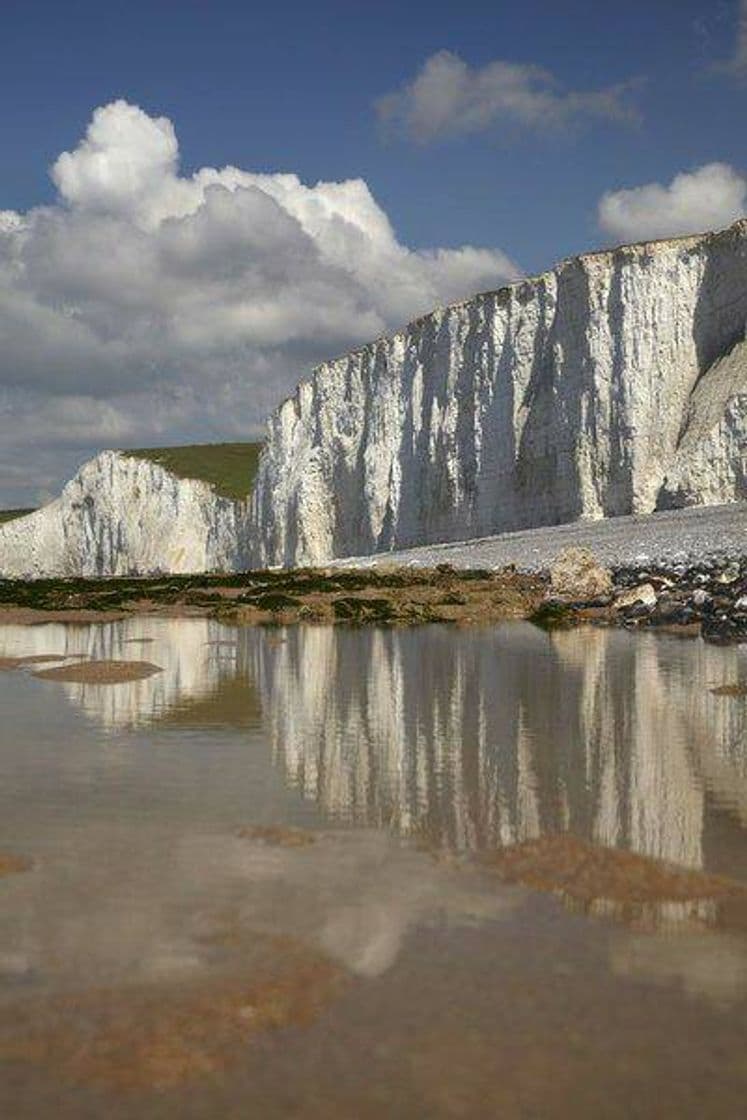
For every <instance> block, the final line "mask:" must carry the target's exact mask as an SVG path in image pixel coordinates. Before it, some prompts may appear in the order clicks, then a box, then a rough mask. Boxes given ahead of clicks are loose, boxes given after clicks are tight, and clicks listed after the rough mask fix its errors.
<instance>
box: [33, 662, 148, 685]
mask: <svg viewBox="0 0 747 1120" xmlns="http://www.w3.org/2000/svg"><path fill="white" fill-rule="evenodd" d="M161 672H163V670H162V669H161V666H160V665H152V664H151V663H150V661H80V662H78V663H77V664H75V665H59V666H56V667H55V668H54V669H39V670H38V671H37V672H35V673H34V676H35V677H41V679H42V680H46V681H74V682H76V683H78V684H119V683H121V682H124V681H139V680H145V679H146V678H147V677H152V676H153V674H154V673H161Z"/></svg>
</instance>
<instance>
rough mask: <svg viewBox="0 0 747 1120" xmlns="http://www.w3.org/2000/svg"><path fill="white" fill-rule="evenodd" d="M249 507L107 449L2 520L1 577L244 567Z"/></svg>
mask: <svg viewBox="0 0 747 1120" xmlns="http://www.w3.org/2000/svg"><path fill="white" fill-rule="evenodd" d="M246 509H247V507H246V503H243V502H236V501H233V500H232V499H230V498H224V497H221V496H220V495H218V494H217V493H216V492H215V490H214V489H213V488H212V487H211V486H210V485H209V484H208V483H207V482H202V481H199V480H197V479H189V478H179V477H177V476H176V475H174V474H172V473H171V472H170V471H168V470H166V469H165V468H164V467H161V466H159V465H158V464H157V463H154V462H152V461H150V460H148V459H147V458H138V457H136V456H135V455H132V454H125V453H124V452H120V451H104V452H102V453H101V454H100V455H97V456H96V458H94V459H91V460H90V462H88V463H86V464H84V466H83V467H81V469H80V471H79V472H78V474H77V475H76V476H75V478H73V479H72V480H71V481H70V482H69V483H68V484H67V486H65V488H64V490H63V491H62V494H61V495H60V497H59V498H57V499H56V500H55V501H53V502H51V503H50V504H49V505H47V506H44V507H43V508H42V509H39V510H37V511H36V512H35V513H31V514H28V515H27V516H25V517H19V518H16V519H15V520H13V521H8V522H5V523H4V524H3V525H0V577H6V578H7V577H10V578H25V579H35V578H39V577H45V576H50V577H55V576H104V575H132V574H138V575H139V574H143V575H148V574H155V573H159V572H173V573H178V572H202V571H236V570H241V569H244V568H246V567H247V566H248V545H247V540H246V532H247V515H246Z"/></svg>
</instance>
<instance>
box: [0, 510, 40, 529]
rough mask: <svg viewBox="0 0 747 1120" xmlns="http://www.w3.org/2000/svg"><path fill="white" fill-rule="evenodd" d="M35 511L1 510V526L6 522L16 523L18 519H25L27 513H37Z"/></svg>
mask: <svg viewBox="0 0 747 1120" xmlns="http://www.w3.org/2000/svg"><path fill="white" fill-rule="evenodd" d="M35 512H36V511H35V510H33V509H0V525H2V523H3V522H4V521H15V519H16V518H17V517H25V516H26V514H27V513H35Z"/></svg>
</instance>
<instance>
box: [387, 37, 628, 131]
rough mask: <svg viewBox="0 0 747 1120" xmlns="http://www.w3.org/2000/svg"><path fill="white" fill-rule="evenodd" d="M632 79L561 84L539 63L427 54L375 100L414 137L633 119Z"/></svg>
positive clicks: (393, 122) (545, 127) (389, 117)
mask: <svg viewBox="0 0 747 1120" xmlns="http://www.w3.org/2000/svg"><path fill="white" fill-rule="evenodd" d="M636 85H637V83H636V82H626V83H622V84H619V85H613V86H608V87H606V88H604V89H598V90H585V91H574V90H564V89H563V88H562V86H561V85H560V83H559V82H558V81H557V80H556V79H555V78H554V77H553V75H552V74H551V73H550V72H549V71H547V70H545V69H544V68H543V67H541V66H534V65H531V64H527V63H518V62H508V61H504V60H496V61H494V62H489V63H488V64H487V65H485V66H483V67H476V68H472V67H470V66H468V64H467V63H466V62H465V61H464V60H463V59H462V58H460V57H459V55H457V54H454V53H453V52H452V51H447V50H442V51H437V52H436V54H433V55H431V56H430V58H428V59H426V61H425V62H424V64H423V66H422V67H421V69H420V71H419V72H418V74H417V75H416V76H415V78H413V80H412V81H411V82H409V83H408V84H407V85H405V86H404V87H403V88H402V89H401V90H399V91H397V92H394V93H388V94H385V95H384V96H383V97H381V98H379V99H378V101H377V102H376V108H377V111H378V114H379V117H380V118H381V120H382V121H383V122H384V123H385V124H392V125H394V126H395V127H397V128H399V129H400V130H401V131H402V132H404V134H405V135H407V136H409V137H410V138H411V139H413V140H416V141H417V142H419V143H428V142H429V141H432V140H436V139H440V138H442V137H447V136H455V135H460V134H465V133H474V132H482V131H485V130H486V129H489V128H494V127H500V126H503V127H506V126H508V127H510V126H516V125H520V126H523V127H528V128H534V129H547V128H550V129H552V128H558V127H560V126H566V125H569V124H574V123H577V122H580V121H584V120H590V119H593V118H597V119H600V118H601V119H606V120H610V121H617V122H627V123H630V122H633V121H636V120H637V119H638V113H637V110H636V109H635V106H634V105H633V103H632V101H631V93H632V92H633V90H634V88H635V86H636Z"/></svg>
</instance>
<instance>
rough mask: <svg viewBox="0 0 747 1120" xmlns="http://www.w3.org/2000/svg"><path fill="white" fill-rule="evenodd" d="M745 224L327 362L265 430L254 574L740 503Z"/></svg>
mask: <svg viewBox="0 0 747 1120" xmlns="http://www.w3.org/2000/svg"><path fill="white" fill-rule="evenodd" d="M746 323H747V222H745V221H741V222H737V223H736V224H735V225H734V226H732V227H731V228H730V229H728V230H724V231H722V232H719V233H714V234H704V235H701V236H695V237H687V238H681V239H677V240H670V241H660V242H653V243H648V244H640V245H632V246H626V247H622V248H619V249H615V250H612V251H609V252H599V253H591V254H587V255H584V256H581V257H577V258H574V259H572V260H568V261H565V262H563V263H562V264H560V265H559V266H558V267H557V268H556V269H554V270H553V271H551V272H546V273H544V274H543V275H541V276H538V277H535V278H534V279H530V280H525V281H521V282H518V283H515V284H512V285H511V286H509V287H507V288H504V289H501V290H500V291H497V292H489V293H486V294H483V295H479V296H475V297H474V298H473V299H469V300H467V301H465V302H463V303H459V304H455V305H454V306H451V307H448V308H445V309H442V310H438V311H434V312H433V313H432V314H430V315H427V316H425V317H424V318H422V319H418V320H417V321H416V322H414V323H411V324H410V325H409V326H408V327H407V328H406V329H404V330H402V331H400V332H399V333H397V334H395V335H392V336H391V337H389V338H382V339H379V340H378V341H376V342H373V343H371V344H370V345H368V346H364V347H363V348H362V349H360V350H356V351H355V352H353V353H351V354H348V355H346V356H345V357H342V358H339V359H337V360H335V361H331V362H327V363H324V364H323V365H321V366H319V367H318V368H317V369H316V371H315V372H314V374H313V376H312V377H311V379H310V380H308V381H306V382H304V383H302V384H301V385H300V386H299V388H298V389H297V391H296V393H295V394H294V396H293V397H291V398H290V399H289V400H287V401H286V402H285V403H284V404H283V405H282V406H281V407H280V408H279V409H278V410H277V412H276V413H275V414H274V416H273V417H272V418H271V421H270V434H269V439H268V443H267V446H266V449H265V451H264V453H263V456H262V459H261V462H260V468H259V473H258V477H257V481H256V484H255V489H254V495H253V499H252V520H253V532H252V537H253V551H252V561H253V563H255V564H289V565H291V564H301V563H304V564H313V563H323V562H325V561H327V560H329V559H331V558H334V557H341V556H346V555H360V554H364V553H372V552H377V551H386V550H388V549H392V548H401V547H404V546H408V545H416V544H425V543H430V542H435V541H445V540H456V539H461V538H469V537H476V536H481V535H486V534H491V533H497V532H503V531H508V530H512V529H519V528H525V527H529V526H536V525H543V524H554V523H560V522H564V521H572V520H575V519H577V518H590V519H594V518H602V517H613V516H617V515H620V514H629V513H648V512H652V511H653V510H655V509H657V508H666V507H671V506H678V505H692V504H712V503H722V502H729V501H734V500H739V499H744V498H745V497H747V346H746V345H745V343H744V339H745V324H746Z"/></svg>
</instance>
